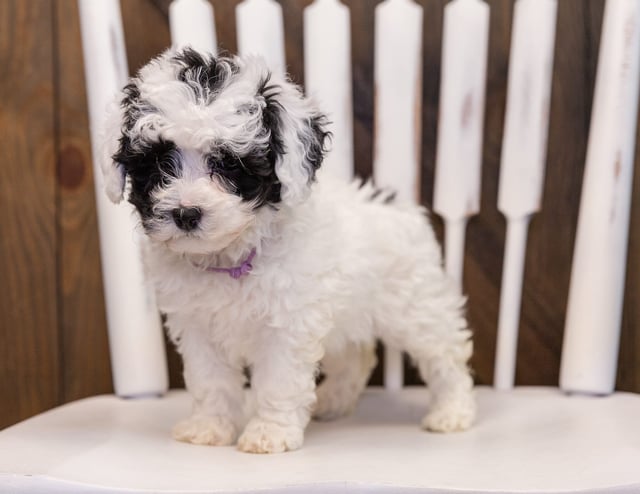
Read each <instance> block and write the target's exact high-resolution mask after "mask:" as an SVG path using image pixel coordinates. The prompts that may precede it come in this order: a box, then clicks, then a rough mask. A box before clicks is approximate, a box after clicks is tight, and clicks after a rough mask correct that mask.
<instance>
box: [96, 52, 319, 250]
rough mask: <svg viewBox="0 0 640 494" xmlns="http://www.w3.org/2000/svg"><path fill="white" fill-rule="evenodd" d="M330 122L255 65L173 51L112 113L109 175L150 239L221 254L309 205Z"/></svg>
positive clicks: (113, 192)
mask: <svg viewBox="0 0 640 494" xmlns="http://www.w3.org/2000/svg"><path fill="white" fill-rule="evenodd" d="M326 123H327V122H326V118H325V116H324V115H323V114H321V113H319V112H318V111H317V110H316V109H315V108H313V106H312V105H311V104H310V103H309V102H308V101H307V100H306V99H304V98H303V97H302V94H301V92H300V90H299V89H298V88H297V87H296V86H295V85H294V84H292V83H291V82H289V81H288V80H285V79H282V78H278V77H277V76H275V75H273V74H271V73H270V72H269V70H268V69H267V68H266V66H265V64H264V62H263V61H262V60H261V59H258V58H247V59H242V58H214V57H212V56H210V55H207V54H203V53H199V52H196V51H195V50H192V49H185V50H182V51H179V52H177V53H176V52H172V51H168V52H166V53H164V54H163V55H161V56H160V57H158V58H157V59H155V60H153V61H151V62H150V63H149V64H148V65H146V66H145V67H143V68H142V69H141V70H140V72H139V73H138V76H137V77H135V78H133V79H131V81H130V82H129V83H128V84H127V86H125V88H124V89H123V91H122V92H121V93H120V95H119V96H118V98H117V101H116V102H115V103H114V104H113V105H112V108H111V109H110V111H109V114H108V117H107V122H106V126H105V133H104V143H103V144H104V150H103V153H102V154H103V156H104V162H103V163H102V170H103V173H104V177H105V186H106V191H107V194H108V196H109V197H110V198H111V200H113V201H114V202H119V201H120V200H121V199H122V197H123V195H124V191H125V183H126V180H127V177H128V178H129V182H130V189H129V197H128V198H129V201H130V202H131V203H132V204H133V205H134V206H135V207H136V209H137V210H138V212H139V213H140V217H141V219H142V225H143V227H144V229H145V231H146V233H147V234H148V235H149V237H150V238H151V239H152V240H155V241H158V242H164V243H166V245H167V246H168V247H169V248H170V249H172V250H174V251H176V252H189V253H211V252H216V251H219V250H222V249H224V248H225V247H226V246H228V245H229V244H230V243H231V242H233V241H234V240H235V239H237V238H239V237H240V236H241V235H242V233H243V231H245V229H246V228H247V227H249V226H250V225H251V224H252V223H253V222H254V221H255V217H256V215H257V214H258V211H259V210H260V208H264V207H269V208H274V209H278V208H279V207H281V206H282V205H284V206H295V205H296V204H299V203H300V202H302V201H304V200H305V198H306V197H307V194H308V192H309V188H310V185H311V182H312V181H313V179H314V177H315V172H316V170H317V169H318V167H319V166H320V164H321V162H322V159H323V155H324V152H325V141H326V138H327V137H328V135H329V133H328V132H327V131H326V129H325V126H326Z"/></svg>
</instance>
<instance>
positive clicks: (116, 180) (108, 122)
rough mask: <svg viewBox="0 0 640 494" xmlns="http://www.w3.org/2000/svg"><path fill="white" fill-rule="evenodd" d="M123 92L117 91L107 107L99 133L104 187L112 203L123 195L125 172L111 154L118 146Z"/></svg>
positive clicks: (117, 201)
mask: <svg viewBox="0 0 640 494" xmlns="http://www.w3.org/2000/svg"><path fill="white" fill-rule="evenodd" d="M123 97H124V94H123V93H122V92H119V93H118V95H117V96H116V97H115V98H114V100H113V101H112V103H111V104H110V105H109V107H108V109H107V114H106V117H105V120H104V122H103V126H102V129H101V133H100V141H101V142H100V144H99V159H100V168H101V169H102V176H103V179H104V189H105V192H106V193H107V196H108V197H109V199H111V201H113V202H114V203H119V202H120V201H121V200H122V198H123V195H124V186H125V179H126V172H125V169H124V166H123V165H122V164H121V163H117V162H116V161H115V160H114V159H113V156H114V155H115V154H116V152H117V151H118V148H119V147H120V140H121V138H122V126H123V109H122V106H121V102H122V99H123Z"/></svg>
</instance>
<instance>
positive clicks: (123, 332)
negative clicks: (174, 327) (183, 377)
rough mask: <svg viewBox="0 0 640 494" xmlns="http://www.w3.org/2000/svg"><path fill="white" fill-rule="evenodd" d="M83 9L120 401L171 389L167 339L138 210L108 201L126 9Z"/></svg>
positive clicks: (92, 4) (86, 2) (83, 2)
mask: <svg viewBox="0 0 640 494" xmlns="http://www.w3.org/2000/svg"><path fill="white" fill-rule="evenodd" d="M78 7H79V13H80V25H81V32H82V47H83V52H84V66H85V78H86V82H87V84H86V85H87V97H88V102H89V122H90V126H91V143H92V149H93V166H94V181H95V189H96V203H97V212H98V227H99V232H100V253H101V258H102V275H103V282H104V292H105V304H106V310H107V325H108V330H109V348H110V351H111V367H112V372H113V383H114V388H115V391H116V394H118V395H119V396H128V397H132V396H144V395H153V394H162V393H164V392H165V391H166V390H167V387H168V377H167V364H166V355H165V349H164V338H163V335H162V327H161V323H160V314H159V312H158V310H157V307H156V304H155V297H154V292H153V289H152V288H151V287H150V286H149V284H148V283H147V282H146V281H145V278H144V273H143V267H142V262H141V259H140V241H141V239H140V235H141V234H140V233H139V232H138V231H137V225H136V224H137V220H136V219H135V216H134V214H133V211H132V206H131V205H130V204H128V203H127V202H123V203H121V204H119V205H117V206H115V205H113V204H111V203H110V202H109V201H108V199H107V196H106V194H105V192H104V182H103V178H102V171H101V170H100V166H99V163H100V156H99V152H100V150H101V146H99V145H98V139H99V134H100V129H101V127H102V125H103V120H104V116H105V110H106V108H107V105H108V104H109V102H110V101H111V100H112V98H113V97H114V95H115V94H116V92H117V91H118V90H119V89H120V88H122V86H123V85H124V84H125V82H126V79H127V77H128V69H127V59H126V53H125V48H124V36H123V32H122V21H121V16H120V4H119V3H118V1H117V0H101V1H100V2H96V1H95V0H79V1H78ZM105 61H106V62H105Z"/></svg>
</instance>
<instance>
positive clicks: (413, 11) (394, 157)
mask: <svg viewBox="0 0 640 494" xmlns="http://www.w3.org/2000/svg"><path fill="white" fill-rule="evenodd" d="M422 17H423V12H422V7H420V6H418V5H417V4H416V3H414V2H413V0H385V1H384V2H382V3H381V4H379V5H378V6H377V7H376V10H375V38H374V39H375V51H374V57H375V61H374V67H375V69H374V82H375V88H376V91H375V95H376V96H375V131H374V136H375V144H374V161H373V175H374V180H375V182H376V184H377V185H378V186H385V187H391V188H393V189H395V190H396V191H397V194H398V199H399V200H404V201H416V200H417V199H418V196H419V193H418V190H419V183H420V181H419V180H420V179H419V177H420V174H419V169H420V144H421V131H422V126H421V120H422ZM399 54H401V56H400V55H399ZM384 380H385V386H386V387H387V388H392V389H397V388H400V387H401V386H402V384H403V376H402V358H401V356H400V355H399V354H398V353H397V352H396V351H395V350H393V349H387V355H386V358H385V369H384Z"/></svg>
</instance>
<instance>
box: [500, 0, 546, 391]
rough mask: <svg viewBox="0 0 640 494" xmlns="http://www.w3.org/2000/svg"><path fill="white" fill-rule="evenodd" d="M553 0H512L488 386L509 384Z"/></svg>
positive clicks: (542, 138) (539, 155) (540, 143)
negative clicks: (500, 236) (499, 253)
mask: <svg viewBox="0 0 640 494" xmlns="http://www.w3.org/2000/svg"><path fill="white" fill-rule="evenodd" d="M556 11H557V1H556V0H517V2H516V4H515V7H514V14H513V15H514V19H513V31H512V38H511V54H510V60H509V86H508V88H507V110H506V116H505V128H504V139H503V141H502V162H501V165H500V185H499V190H498V208H499V209H500V211H501V212H502V213H503V214H504V215H505V217H506V219H507V238H508V240H507V243H506V246H505V261H504V267H503V271H502V287H501V293H500V315H499V319H498V342H497V348H496V362H495V374H494V385H495V386H496V387H497V388H499V389H510V388H512V387H513V383H514V377H515V361H516V349H517V341H518V336H517V335H518V323H519V320H520V301H521V294H522V279H523V272H522V271H523V268H524V255H525V250H526V238H527V225H528V223H529V221H528V220H529V218H530V217H531V216H532V215H533V214H534V213H535V212H536V211H538V210H539V209H540V201H541V196H542V184H543V179H544V165H545V161H546V153H547V133H548V127H549V100H550V95H551V77H552V72H553V49H554V41H555V26H556Z"/></svg>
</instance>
